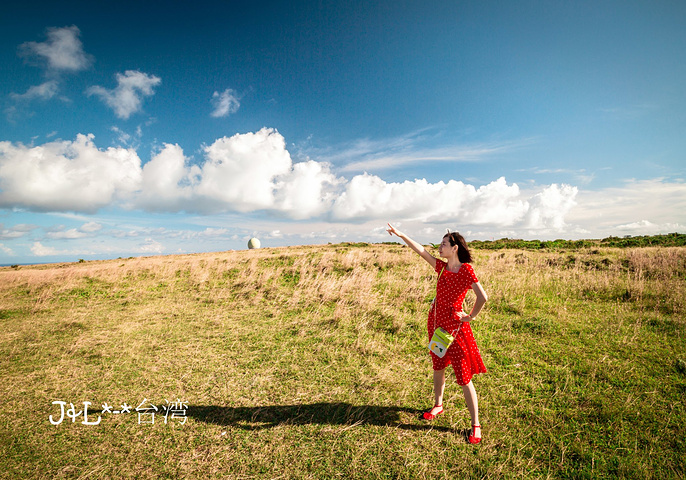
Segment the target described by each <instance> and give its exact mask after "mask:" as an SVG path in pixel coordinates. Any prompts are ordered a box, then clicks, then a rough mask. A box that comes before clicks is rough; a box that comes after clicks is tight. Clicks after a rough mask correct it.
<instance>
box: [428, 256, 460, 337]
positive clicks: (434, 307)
mask: <svg viewBox="0 0 686 480" xmlns="http://www.w3.org/2000/svg"><path fill="white" fill-rule="evenodd" d="M443 270H445V265H443V268H441V273H439V274H438V279H436V287H438V280H440V279H441V275H443ZM436 296H438V292H436ZM434 301H435V299H434ZM436 308H437V306H436V304H435V303H434V305H433V311H434V331H435V330H436ZM461 326H462V322H460V323H459V325H458V326H457V330H455V331H454V332H450V333H452V335H453V337H457V334H458V333H459V331H460V327H461Z"/></svg>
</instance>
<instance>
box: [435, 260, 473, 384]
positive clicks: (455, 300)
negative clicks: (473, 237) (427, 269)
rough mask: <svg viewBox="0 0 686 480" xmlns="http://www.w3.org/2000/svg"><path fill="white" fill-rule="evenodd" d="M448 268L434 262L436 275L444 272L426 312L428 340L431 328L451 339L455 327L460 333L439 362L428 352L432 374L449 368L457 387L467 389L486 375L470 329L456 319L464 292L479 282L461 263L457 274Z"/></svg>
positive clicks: (469, 267)
mask: <svg viewBox="0 0 686 480" xmlns="http://www.w3.org/2000/svg"><path fill="white" fill-rule="evenodd" d="M447 266H448V265H447V263H445V262H444V261H442V260H438V259H436V272H437V273H439V274H440V272H441V270H443V273H442V274H441V275H440V277H439V279H438V283H437V285H436V300H435V301H434V303H433V305H432V307H431V310H430V311H429V319H428V322H427V327H428V331H429V340H430V339H431V337H432V335H433V334H434V328H437V327H442V328H443V329H444V330H446V331H448V332H451V333H452V334H453V335H454V332H455V330H457V329H458V327H459V331H458V333H457V336H456V337H455V341H454V342H453V343H452V345H450V348H449V349H448V352H447V353H446V355H445V356H444V357H443V358H438V357H437V356H436V355H435V354H434V353H433V352H430V355H431V361H432V362H433V369H434V370H443V369H444V368H446V367H447V366H448V365H451V364H452V366H453V369H454V370H455V377H456V378H457V383H459V384H460V385H467V384H468V383H469V381H470V380H471V379H472V376H473V375H476V374H478V373H486V366H485V365H484V362H483V360H482V359H481V354H480V353H479V349H478V348H477V346H476V341H475V340H474V334H473V333H472V327H471V325H470V324H469V322H461V321H460V316H459V312H461V311H462V303H463V302H464V298H465V296H466V295H467V291H468V290H470V289H471V288H472V283H476V282H478V281H479V280H478V279H477V278H476V274H475V273H474V269H473V268H472V266H471V265H470V264H468V263H463V264H462V266H461V267H460V269H459V270H458V271H457V272H449V271H448V269H447ZM434 318H435V327H434Z"/></svg>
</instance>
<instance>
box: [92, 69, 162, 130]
mask: <svg viewBox="0 0 686 480" xmlns="http://www.w3.org/2000/svg"><path fill="white" fill-rule="evenodd" d="M116 79H117V86H116V87H115V88H113V89H107V88H103V87H101V86H98V85H96V86H93V87H89V88H88V89H87V90H86V94H87V95H88V96H92V95H95V96H97V97H99V98H100V99H101V100H102V101H103V102H105V104H106V105H107V106H109V107H110V108H112V110H114V114H115V115H116V116H117V117H119V118H121V119H123V120H126V119H128V118H129V117H130V116H131V115H132V114H134V113H136V112H139V111H140V110H141V109H142V105H143V98H144V97H150V96H152V95H154V93H155V90H154V88H155V87H156V86H158V85H159V84H160V83H162V80H161V79H160V78H159V77H156V76H155V75H148V74H147V73H143V72H139V71H137V70H127V71H126V72H124V73H123V74H121V73H117V75H116Z"/></svg>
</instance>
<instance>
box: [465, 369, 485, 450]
mask: <svg viewBox="0 0 686 480" xmlns="http://www.w3.org/2000/svg"><path fill="white" fill-rule="evenodd" d="M462 392H463V393H464V401H465V403H466V404H467V409H468V410H469V416H470V417H472V425H481V424H480V423H479V400H478V399H477V398H476V389H475V388H474V384H473V383H472V382H471V381H470V382H469V383H468V384H467V385H462ZM474 436H475V437H476V438H481V428H477V429H475V430H474Z"/></svg>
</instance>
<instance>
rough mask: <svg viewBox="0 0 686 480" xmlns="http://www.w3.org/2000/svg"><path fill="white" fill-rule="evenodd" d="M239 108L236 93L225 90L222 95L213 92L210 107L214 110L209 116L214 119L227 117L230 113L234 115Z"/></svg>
mask: <svg viewBox="0 0 686 480" xmlns="http://www.w3.org/2000/svg"><path fill="white" fill-rule="evenodd" d="M240 106H241V102H240V98H239V97H238V95H237V94H236V92H235V91H233V90H231V89H230V88H227V89H226V90H224V91H223V92H222V93H219V92H214V95H212V107H213V108H214V110H213V111H212V113H211V114H210V115H212V116H213V117H215V118H219V117H228V116H229V115H231V114H232V113H236V112H237V111H238V109H239V108H240Z"/></svg>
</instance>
